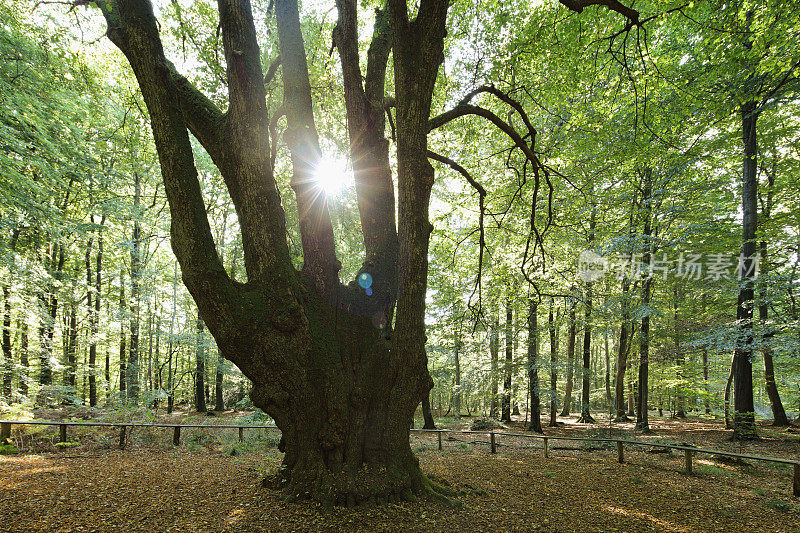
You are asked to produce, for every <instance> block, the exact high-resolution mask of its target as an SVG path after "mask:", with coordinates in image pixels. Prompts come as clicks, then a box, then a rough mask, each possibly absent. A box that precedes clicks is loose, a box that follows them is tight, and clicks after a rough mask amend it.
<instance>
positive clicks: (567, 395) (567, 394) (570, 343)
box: [561, 298, 576, 416]
mask: <svg viewBox="0 0 800 533" xmlns="http://www.w3.org/2000/svg"><path fill="white" fill-rule="evenodd" d="M575 337H576V331H575V299H574V298H571V299H570V305H569V333H568V335H567V383H566V385H565V387H564V408H563V409H561V416H569V411H570V408H571V407H572V387H573V372H574V369H575Z"/></svg>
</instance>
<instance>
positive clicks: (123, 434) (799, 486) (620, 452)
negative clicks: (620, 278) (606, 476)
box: [0, 420, 800, 497]
mask: <svg viewBox="0 0 800 533" xmlns="http://www.w3.org/2000/svg"><path fill="white" fill-rule="evenodd" d="M15 425H16V426H24V425H38V426H58V428H59V442H67V428H68V427H71V426H77V427H118V428H120V433H119V447H120V449H125V442H126V440H127V434H128V428H131V429H132V428H136V427H139V428H172V430H173V433H172V444H173V445H174V446H180V443H181V428H202V429H238V430H239V442H241V441H243V440H244V430H246V429H276V430H277V429H278V428H277V426H267V425H230V424H225V425H205V424H146V423H141V422H52V421H45V420H29V421H24V420H0V441H2V440H4V439H6V438H9V437H10V436H11V427H12V426H15ZM411 431H413V432H418V433H435V434H436V435H437V440H438V446H439V449H440V450H441V449H442V435H443V434H445V433H459V434H477V435H488V436H489V451H490V452H491V453H497V437H498V436H500V435H503V436H507V437H521V438H527V439H539V440H541V441H542V454H543V455H544V457H550V447H549V442H550V441H551V440H571V441H588V442H610V443H615V446H616V449H617V461H618V462H620V463H624V462H625V446H629V447H633V446H640V447H648V448H653V447H655V448H664V449H670V450H681V451H683V453H684V461H685V462H684V469H685V471H686V472H687V473H692V470H693V466H692V460H693V457H694V456H695V455H697V454H707V455H721V456H725V457H733V458H737V459H749V460H751V461H763V462H770V463H779V464H787V465H793V467H794V468H793V470H794V475H793V478H792V492H793V494H794V495H795V496H797V497H800V460H792V459H783V458H779V457H765V456H761V455H748V454H743V453H735V452H727V451H722V450H711V449H708V448H697V447H694V446H686V445H681V444H661V443H654V442H643V441H636V440H629V439H615V438H610V437H566V436H564V437H562V436H553V435H533V434H529V433H508V432H497V431H491V430H486V431H471V430H459V429H413V428H412V429H411Z"/></svg>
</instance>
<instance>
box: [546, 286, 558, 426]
mask: <svg viewBox="0 0 800 533" xmlns="http://www.w3.org/2000/svg"><path fill="white" fill-rule="evenodd" d="M553 306H554V302H553V299H552V298H550V312H549V314H548V315H547V325H548V329H549V330H550V391H549V396H550V423H549V425H550V426H551V427H555V426H558V419H557V417H558V415H557V410H558V397H557V385H558V375H557V373H556V363H557V361H558V331H557V327H558V326H557V322H558V318H557V317H556V319H555V320H554V319H553Z"/></svg>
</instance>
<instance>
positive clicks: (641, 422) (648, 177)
mask: <svg viewBox="0 0 800 533" xmlns="http://www.w3.org/2000/svg"><path fill="white" fill-rule="evenodd" d="M642 178H643V179H642V207H643V208H644V229H643V230H642V239H643V240H644V254H643V256H642V262H643V263H644V264H645V265H650V261H651V258H652V257H653V254H654V253H655V245H654V238H655V235H654V234H655V233H657V231H653V218H654V216H653V171H652V169H651V168H645V169H644V174H643V176H642ZM652 286H653V272H652V271H650V270H648V272H647V275H646V276H645V278H644V279H643V280H642V301H641V306H642V308H644V309H645V312H644V314H643V315H642V319H641V329H640V331H639V372H638V377H639V380H638V388H639V397H638V398H637V401H636V404H637V409H636V429H638V430H641V431H643V432H645V433H649V432H650V420H649V405H648V404H649V401H650V398H649V396H650V310H649V307H650V294H651V289H652ZM659 405H660V404H659Z"/></svg>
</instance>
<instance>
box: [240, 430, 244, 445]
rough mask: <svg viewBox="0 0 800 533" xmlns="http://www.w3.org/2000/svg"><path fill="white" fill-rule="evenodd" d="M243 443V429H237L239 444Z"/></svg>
mask: <svg viewBox="0 0 800 533" xmlns="http://www.w3.org/2000/svg"><path fill="white" fill-rule="evenodd" d="M243 441H244V428H243V427H240V428H239V442H243Z"/></svg>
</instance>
